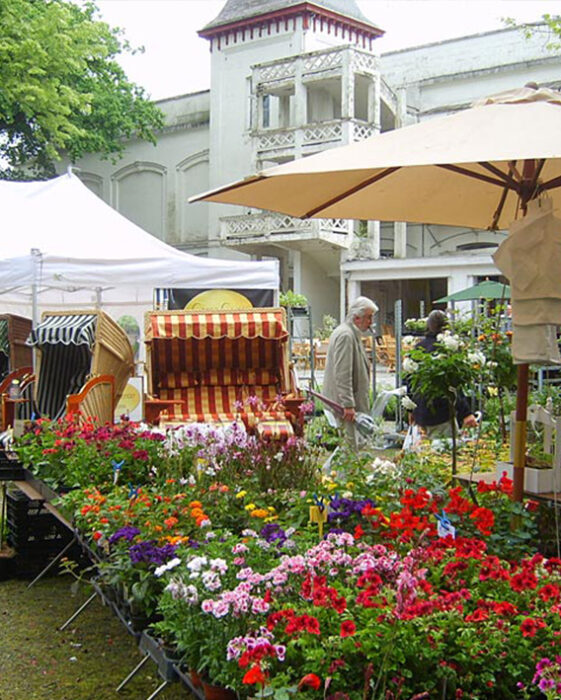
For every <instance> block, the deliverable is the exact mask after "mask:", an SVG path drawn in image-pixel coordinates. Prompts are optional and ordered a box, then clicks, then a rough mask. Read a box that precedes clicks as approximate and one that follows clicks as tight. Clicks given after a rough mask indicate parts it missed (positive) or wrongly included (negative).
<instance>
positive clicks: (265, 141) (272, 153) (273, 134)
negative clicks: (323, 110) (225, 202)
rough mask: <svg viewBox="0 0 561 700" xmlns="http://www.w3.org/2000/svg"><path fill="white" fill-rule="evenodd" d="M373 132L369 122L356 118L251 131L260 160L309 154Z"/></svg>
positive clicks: (367, 135)
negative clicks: (253, 132)
mask: <svg viewBox="0 0 561 700" xmlns="http://www.w3.org/2000/svg"><path fill="white" fill-rule="evenodd" d="M373 133H374V127H373V125H372V124H368V123H367V122H364V121H361V120H360V119H344V120H343V119H334V120H332V121H326V122H319V123H317V124H306V125H305V126H301V127H285V128H282V129H266V130H265V129H263V130H260V131H258V132H255V134H254V141H253V143H254V148H255V155H256V158H257V159H258V160H260V161H264V160H277V159H284V158H294V155H295V153H301V154H302V155H310V154H311V153H315V152H316V151H323V150H324V149H326V148H334V147H335V146H341V145H343V144H347V143H352V142H354V141H362V140H364V139H366V138H368V137H369V136H371V135H372V134H373Z"/></svg>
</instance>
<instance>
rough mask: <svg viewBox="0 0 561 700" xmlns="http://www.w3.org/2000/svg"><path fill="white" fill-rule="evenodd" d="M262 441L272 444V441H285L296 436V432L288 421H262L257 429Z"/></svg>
mask: <svg viewBox="0 0 561 700" xmlns="http://www.w3.org/2000/svg"><path fill="white" fill-rule="evenodd" d="M256 432H257V435H258V437H259V439H260V440H264V441H265V442H271V441H272V440H279V441H281V442H282V441H285V440H288V438H290V437H292V436H293V435H294V430H293V428H292V425H291V424H290V421H288V420H265V421H260V422H259V423H258V424H257V428H256Z"/></svg>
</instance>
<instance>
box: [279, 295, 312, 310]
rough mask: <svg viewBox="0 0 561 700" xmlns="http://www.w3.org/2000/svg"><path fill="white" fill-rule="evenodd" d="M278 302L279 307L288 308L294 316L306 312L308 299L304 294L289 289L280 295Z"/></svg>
mask: <svg viewBox="0 0 561 700" xmlns="http://www.w3.org/2000/svg"><path fill="white" fill-rule="evenodd" d="M279 301H280V305H281V306H284V307H285V308H290V309H291V311H292V314H293V315H294V316H298V315H302V314H305V313H306V312H307V307H308V299H307V298H306V297H305V296H304V294H299V293H298V292H293V291H292V290H291V289H289V290H288V291H286V292H281V293H280V297H279Z"/></svg>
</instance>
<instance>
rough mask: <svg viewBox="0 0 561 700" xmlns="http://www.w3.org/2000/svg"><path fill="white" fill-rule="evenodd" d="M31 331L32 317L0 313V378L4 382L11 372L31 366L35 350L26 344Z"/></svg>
mask: <svg viewBox="0 0 561 700" xmlns="http://www.w3.org/2000/svg"><path fill="white" fill-rule="evenodd" d="M30 331H31V319H30V318H24V317H23V316H15V315H14V314H0V380H2V383H3V380H4V379H5V378H7V375H8V374H9V373H10V372H14V371H16V370H19V369H24V368H25V369H28V370H29V368H31V366H32V364H33V351H32V350H31V348H29V347H27V345H26V344H25V341H26V339H27V336H28V335H29V332H30ZM10 381H11V380H10ZM0 391H1V388H0Z"/></svg>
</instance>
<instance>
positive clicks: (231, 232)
mask: <svg viewBox="0 0 561 700" xmlns="http://www.w3.org/2000/svg"><path fill="white" fill-rule="evenodd" d="M351 233H352V222H351V221H348V220H346V219H295V218H293V217H291V216H285V215H283V214H274V213H270V214H246V215H240V216H224V217H222V218H221V219H220V239H221V240H222V241H223V242H225V243H233V242H238V243H250V242H253V243H257V242H262V243H265V242H269V243H270V242H273V241H275V240H279V239H282V240H283V241H287V240H293V241H294V240H297V241H305V240H324V241H326V242H330V243H332V244H333V245H336V246H338V247H343V248H346V247H348V245H349V244H350V240H351V237H352V236H351V235H350V234H351Z"/></svg>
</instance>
